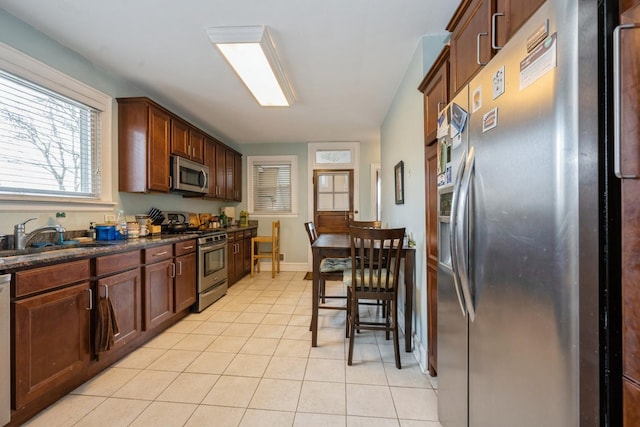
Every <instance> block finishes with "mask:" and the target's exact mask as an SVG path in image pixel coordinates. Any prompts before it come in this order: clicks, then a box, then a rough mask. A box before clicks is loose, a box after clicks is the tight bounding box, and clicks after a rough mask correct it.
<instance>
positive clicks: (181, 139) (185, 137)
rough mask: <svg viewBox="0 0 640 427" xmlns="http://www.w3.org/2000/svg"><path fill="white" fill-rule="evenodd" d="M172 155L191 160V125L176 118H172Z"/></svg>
mask: <svg viewBox="0 0 640 427" xmlns="http://www.w3.org/2000/svg"><path fill="white" fill-rule="evenodd" d="M171 154H174V155H176V156H182V157H186V158H187V159H188V158H190V157H191V156H190V153H189V125H188V124H186V123H185V122H183V121H182V120H180V119H177V118H175V117H172V118H171Z"/></svg>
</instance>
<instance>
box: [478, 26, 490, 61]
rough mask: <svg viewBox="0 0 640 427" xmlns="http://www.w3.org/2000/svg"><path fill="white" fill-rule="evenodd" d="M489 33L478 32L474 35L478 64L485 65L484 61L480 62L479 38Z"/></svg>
mask: <svg viewBox="0 0 640 427" xmlns="http://www.w3.org/2000/svg"><path fill="white" fill-rule="evenodd" d="M488 35H489V33H478V35H477V36H476V62H477V63H478V65H487V63H486V62H482V61H481V60H480V38H481V37H482V36H488Z"/></svg>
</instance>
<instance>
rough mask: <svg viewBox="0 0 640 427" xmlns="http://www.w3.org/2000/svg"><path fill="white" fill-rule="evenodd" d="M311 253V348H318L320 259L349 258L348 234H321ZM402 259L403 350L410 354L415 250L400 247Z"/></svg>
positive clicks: (405, 246)
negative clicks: (403, 298) (403, 293)
mask: <svg viewBox="0 0 640 427" xmlns="http://www.w3.org/2000/svg"><path fill="white" fill-rule="evenodd" d="M311 251H312V252H313V290H312V292H313V303H312V307H311V310H312V311H311V346H312V347H317V346H318V309H319V300H320V260H322V258H327V257H329V258H346V257H350V256H351V246H350V243H349V235H348V234H332V233H327V234H321V235H320V236H318V239H317V240H316V241H315V242H313V244H312V245H311ZM401 256H402V257H403V258H404V285H405V301H404V349H405V351H406V352H411V336H412V333H411V326H412V313H413V286H414V279H413V276H414V273H415V258H416V250H415V248H411V247H409V246H407V245H406V244H405V245H404V246H403V247H402V255H401Z"/></svg>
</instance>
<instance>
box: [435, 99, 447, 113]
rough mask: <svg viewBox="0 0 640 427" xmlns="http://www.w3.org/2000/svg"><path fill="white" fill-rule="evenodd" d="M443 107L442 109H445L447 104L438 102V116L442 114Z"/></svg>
mask: <svg viewBox="0 0 640 427" xmlns="http://www.w3.org/2000/svg"><path fill="white" fill-rule="evenodd" d="M441 105H442V107H444V106H445V105H446V104H445V103H444V102H442V101H439V102H438V106H437V107H436V108H437V109H438V114H439V113H440V111H442V107H440V106H441Z"/></svg>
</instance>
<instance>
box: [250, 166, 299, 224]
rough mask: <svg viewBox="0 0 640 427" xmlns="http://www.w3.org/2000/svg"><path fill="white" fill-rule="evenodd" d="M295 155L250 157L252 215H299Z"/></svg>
mask: <svg viewBox="0 0 640 427" xmlns="http://www.w3.org/2000/svg"><path fill="white" fill-rule="evenodd" d="M297 174H298V171H297V163H296V157H295V156H261V157H256V156H249V157H247V175H248V176H247V190H248V193H249V201H248V205H249V213H250V214H252V215H271V216H273V215H283V214H284V215H286V214H297V190H296V182H297Z"/></svg>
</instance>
